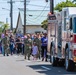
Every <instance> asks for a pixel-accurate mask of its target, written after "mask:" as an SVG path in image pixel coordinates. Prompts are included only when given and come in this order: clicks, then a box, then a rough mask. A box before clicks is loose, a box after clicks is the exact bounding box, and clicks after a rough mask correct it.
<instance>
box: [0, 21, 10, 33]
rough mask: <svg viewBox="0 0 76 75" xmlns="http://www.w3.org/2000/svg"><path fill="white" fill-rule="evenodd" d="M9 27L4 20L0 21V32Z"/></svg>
mask: <svg viewBox="0 0 76 75" xmlns="http://www.w3.org/2000/svg"><path fill="white" fill-rule="evenodd" d="M8 28H9V24H7V23H6V24H5V23H4V22H1V21H0V33H2V32H4V31H5V30H7V29H8Z"/></svg>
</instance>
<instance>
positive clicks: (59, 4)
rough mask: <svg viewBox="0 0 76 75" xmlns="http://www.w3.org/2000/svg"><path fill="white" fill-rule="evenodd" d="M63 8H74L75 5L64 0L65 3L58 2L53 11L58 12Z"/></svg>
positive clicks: (68, 0)
mask: <svg viewBox="0 0 76 75" xmlns="http://www.w3.org/2000/svg"><path fill="white" fill-rule="evenodd" d="M64 7H76V4H74V3H73V2H72V1H70V0H66V2H60V3H58V4H57V5H56V6H55V8H54V9H55V10H59V11H61V10H62V8H64Z"/></svg>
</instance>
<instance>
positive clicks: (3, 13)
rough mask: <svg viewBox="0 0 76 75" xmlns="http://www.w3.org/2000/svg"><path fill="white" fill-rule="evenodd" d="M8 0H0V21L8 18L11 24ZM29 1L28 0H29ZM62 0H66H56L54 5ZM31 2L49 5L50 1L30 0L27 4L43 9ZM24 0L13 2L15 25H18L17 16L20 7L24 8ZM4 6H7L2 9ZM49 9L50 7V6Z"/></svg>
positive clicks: (30, 7) (31, 8) (29, 7)
mask: <svg viewBox="0 0 76 75" xmlns="http://www.w3.org/2000/svg"><path fill="white" fill-rule="evenodd" d="M7 1H10V0H0V21H3V22H6V18H7V21H8V23H9V24H10V16H9V14H10V4H9V3H7ZM13 1H24V0H13ZM27 1H28V0H27ZM61 1H65V0H54V5H56V4H58V3H59V2H61ZM31 4H34V5H40V6H46V5H47V7H49V2H48V3H46V2H45V0H30V3H29V4H28V5H27V8H28V9H29V10H35V9H37V10H40V9H41V10H42V9H43V8H44V7H35V6H32V5H31ZM23 7H24V6H23V2H15V3H13V27H16V23H17V17H18V12H19V10H18V8H23ZM2 8H6V9H2ZM48 10H49V8H48Z"/></svg>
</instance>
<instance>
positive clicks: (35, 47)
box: [32, 42, 38, 60]
mask: <svg viewBox="0 0 76 75" xmlns="http://www.w3.org/2000/svg"><path fill="white" fill-rule="evenodd" d="M32 55H33V60H35V59H37V58H38V57H37V55H38V46H37V44H36V42H34V43H33V47H32Z"/></svg>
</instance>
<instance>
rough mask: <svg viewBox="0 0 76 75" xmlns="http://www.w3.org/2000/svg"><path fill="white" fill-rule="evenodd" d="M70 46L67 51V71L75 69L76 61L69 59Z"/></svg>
mask: <svg viewBox="0 0 76 75" xmlns="http://www.w3.org/2000/svg"><path fill="white" fill-rule="evenodd" d="M68 49H69V48H66V51H65V69H66V70H67V71H74V67H75V65H74V62H73V61H72V60H69V50H68Z"/></svg>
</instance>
